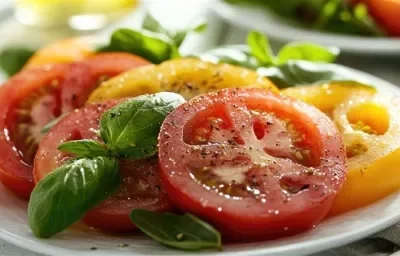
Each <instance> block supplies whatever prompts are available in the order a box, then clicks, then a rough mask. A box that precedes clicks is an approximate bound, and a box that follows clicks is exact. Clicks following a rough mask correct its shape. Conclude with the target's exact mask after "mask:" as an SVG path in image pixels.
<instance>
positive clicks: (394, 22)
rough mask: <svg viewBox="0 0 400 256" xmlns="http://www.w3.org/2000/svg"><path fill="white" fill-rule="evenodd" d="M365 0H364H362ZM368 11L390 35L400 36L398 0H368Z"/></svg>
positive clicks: (399, 6)
mask: <svg viewBox="0 0 400 256" xmlns="http://www.w3.org/2000/svg"><path fill="white" fill-rule="evenodd" d="M364 1H365V0H364ZM365 2H366V4H367V5H368V8H369V12H370V13H371V15H372V16H373V17H374V18H375V19H376V21H377V22H378V23H379V24H381V25H382V26H383V27H384V28H385V29H386V30H387V31H388V32H389V33H390V34H391V35H393V36H400V1H399V0H368V1H365Z"/></svg>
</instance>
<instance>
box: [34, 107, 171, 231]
mask: <svg viewBox="0 0 400 256" xmlns="http://www.w3.org/2000/svg"><path fill="white" fill-rule="evenodd" d="M117 102H118V101H110V102H106V103H103V104H101V103H99V104H94V105H87V106H85V107H84V108H82V109H79V110H75V111H74V112H72V113H71V114H69V115H67V116H66V117H65V118H63V119H62V120H61V121H60V122H59V123H58V124H57V125H55V126H54V127H53V128H52V129H51V130H50V131H49V133H48V134H46V136H45V137H44V138H43V140H42V142H41V143H40V146H39V150H38V153H37V154H36V157H35V165H34V177H35V181H36V182H37V181H39V180H41V179H43V178H44V177H45V176H46V175H47V174H48V173H50V172H51V171H52V170H54V169H55V168H57V167H58V166H59V165H61V164H62V163H63V162H64V161H65V160H67V159H70V158H71V156H70V155H67V154H65V153H62V152H60V151H58V150H57V147H58V146H59V145H60V144H61V143H62V142H65V141H70V140H77V139H97V140H100V138H99V137H98V130H99V119H100V117H101V115H102V113H103V112H104V111H106V110H107V109H109V108H111V107H112V106H114V105H115V104H116V103H117ZM120 171H121V175H122V186H121V188H120V189H119V191H118V192H117V194H116V195H114V196H113V197H111V198H109V199H107V200H106V201H104V202H103V203H102V204H101V205H99V206H98V207H96V208H95V209H93V210H91V211H90V212H89V213H88V214H87V215H86V217H85V218H84V221H85V222H86V223H87V224H88V225H90V226H92V227H95V228H99V229H102V230H106V231H111V232H121V231H130V230H133V229H135V226H134V225H133V224H132V222H131V221H130V219H129V214H130V212H131V211H132V210H133V209H136V208H141V209H147V210H151V211H160V212H164V211H169V210H171V209H172V205H171V203H170V201H169V200H168V197H167V195H166V193H165V192H164V190H163V188H162V187H161V184H160V183H161V180H160V176H159V167H158V161H157V158H150V159H144V160H138V161H128V160H124V161H120Z"/></svg>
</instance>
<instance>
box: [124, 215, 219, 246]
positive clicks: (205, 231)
mask: <svg viewBox="0 0 400 256" xmlns="http://www.w3.org/2000/svg"><path fill="white" fill-rule="evenodd" d="M131 220H132V222H133V223H134V224H135V225H136V226H137V227H138V228H139V229H140V230H142V231H143V232H144V233H145V234H147V235H148V236H150V237H152V238H153V239H154V240H156V241H158V242H159V243H161V244H164V245H166V246H170V247H173V248H178V249H182V250H200V249H206V248H218V249H221V247H222V245H221V235H220V233H219V232H218V231H217V230H216V229H215V228H213V227H212V226H211V225H210V224H208V223H206V222H204V221H202V220H200V219H199V218H197V217H195V216H193V215H191V214H185V215H175V214H171V213H163V214H162V213H156V212H151V211H146V210H141V209H137V210H134V211H132V213H131Z"/></svg>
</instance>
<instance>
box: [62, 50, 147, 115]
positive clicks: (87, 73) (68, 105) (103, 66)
mask: <svg viewBox="0 0 400 256" xmlns="http://www.w3.org/2000/svg"><path fill="white" fill-rule="evenodd" d="M149 63H150V62H148V61H147V60H145V59H143V58H141V57H138V56H136V55H132V54H129V53H119V52H111V53H100V54H97V55H95V56H92V57H89V58H88V59H86V60H85V61H82V62H77V63H74V64H72V65H71V68H70V70H69V72H68V73H67V74H66V78H65V82H64V84H63V85H62V88H63V89H62V92H61V99H62V102H63V112H64V113H65V112H69V111H71V110H73V109H75V108H79V107H81V106H83V105H84V104H85V102H86V100H87V99H88V98H89V95H90V93H91V92H92V91H93V90H94V89H96V87H97V86H98V85H99V82H98V81H99V80H100V79H101V78H102V77H106V78H110V77H113V76H116V75H118V74H120V73H122V72H125V71H127V70H130V69H133V68H136V67H139V66H144V65H147V64H149Z"/></svg>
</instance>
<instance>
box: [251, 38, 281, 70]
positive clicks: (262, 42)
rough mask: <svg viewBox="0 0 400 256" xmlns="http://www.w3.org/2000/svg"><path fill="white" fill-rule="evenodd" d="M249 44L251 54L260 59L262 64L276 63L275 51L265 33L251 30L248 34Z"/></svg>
mask: <svg viewBox="0 0 400 256" xmlns="http://www.w3.org/2000/svg"><path fill="white" fill-rule="evenodd" d="M247 44H248V45H249V47H250V51H251V54H252V55H253V56H254V57H255V58H257V59H258V61H259V62H260V64H261V65H262V66H266V65H273V64H275V56H274V53H273V52H272V49H271V46H270V44H269V41H268V38H267V37H266V36H265V35H264V34H262V33H260V32H258V31H251V32H250V33H249V34H248V36H247Z"/></svg>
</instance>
